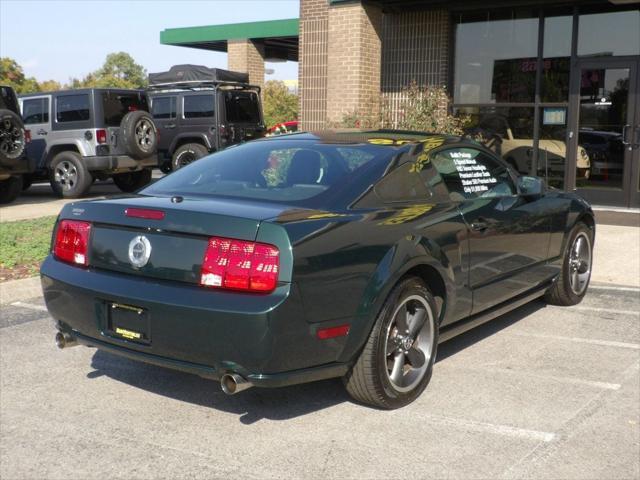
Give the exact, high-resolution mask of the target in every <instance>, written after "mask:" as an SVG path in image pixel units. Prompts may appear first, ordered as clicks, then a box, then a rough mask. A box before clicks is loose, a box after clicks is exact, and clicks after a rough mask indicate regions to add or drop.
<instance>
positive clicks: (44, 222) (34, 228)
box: [0, 217, 56, 282]
mask: <svg viewBox="0 0 640 480" xmlns="http://www.w3.org/2000/svg"><path fill="white" fill-rule="evenodd" d="M55 221H56V217H42V218H36V219H34V220H19V221H17V222H3V223H0V282H3V281H5V280H13V279H16V278H24V277H30V276H33V275H36V274H37V273H38V269H39V267H40V263H41V262H42V260H44V258H45V257H46V256H47V254H48V253H49V245H50V243H51V231H52V230H53V225H54V223H55Z"/></svg>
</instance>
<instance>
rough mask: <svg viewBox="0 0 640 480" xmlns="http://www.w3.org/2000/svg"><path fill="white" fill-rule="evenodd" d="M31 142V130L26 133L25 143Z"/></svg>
mask: <svg viewBox="0 0 640 480" xmlns="http://www.w3.org/2000/svg"><path fill="white" fill-rule="evenodd" d="M30 141H31V130H25V131H24V143H29V142H30Z"/></svg>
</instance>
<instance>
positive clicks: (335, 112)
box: [326, 2, 383, 124]
mask: <svg viewBox="0 0 640 480" xmlns="http://www.w3.org/2000/svg"><path fill="white" fill-rule="evenodd" d="M328 20H329V44H328V48H329V55H328V57H327V58H328V62H327V89H326V91H327V104H326V109H327V110H326V120H327V122H328V123H329V124H332V123H337V122H340V121H341V120H342V119H343V118H344V116H345V115H347V114H350V113H353V112H359V113H362V114H365V115H373V116H375V115H377V112H378V111H379V107H380V103H379V100H380V67H381V59H382V44H381V33H382V20H383V14H382V10H381V8H380V7H377V6H374V5H362V4H361V3H359V2H358V3H349V4H346V5H336V6H333V7H330V8H329V18H328Z"/></svg>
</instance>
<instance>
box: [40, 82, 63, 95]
mask: <svg viewBox="0 0 640 480" xmlns="http://www.w3.org/2000/svg"><path fill="white" fill-rule="evenodd" d="M56 90H62V84H60V82H56V81H55V80H45V81H44V82H40V91H41V92H55V91H56Z"/></svg>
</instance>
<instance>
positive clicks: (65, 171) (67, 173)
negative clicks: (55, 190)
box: [54, 161, 78, 191]
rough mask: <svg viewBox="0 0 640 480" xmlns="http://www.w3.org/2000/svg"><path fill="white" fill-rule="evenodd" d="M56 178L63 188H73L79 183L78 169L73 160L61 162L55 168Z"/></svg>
mask: <svg viewBox="0 0 640 480" xmlns="http://www.w3.org/2000/svg"><path fill="white" fill-rule="evenodd" d="M54 179H55V181H56V182H57V183H59V184H60V185H61V186H62V189H63V190H67V191H69V190H72V189H73V187H75V186H76V184H77V183H78V169H77V168H76V167H75V165H73V164H72V163H71V162H68V161H63V162H60V163H59V164H58V165H56V168H55V170H54Z"/></svg>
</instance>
